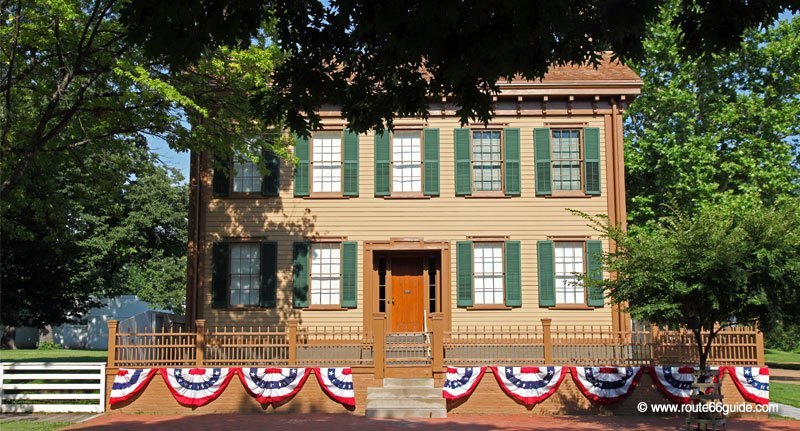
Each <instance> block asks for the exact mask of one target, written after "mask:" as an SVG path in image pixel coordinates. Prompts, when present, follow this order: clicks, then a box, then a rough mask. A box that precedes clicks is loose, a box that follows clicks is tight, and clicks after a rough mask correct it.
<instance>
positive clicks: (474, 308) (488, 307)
mask: <svg viewBox="0 0 800 431" xmlns="http://www.w3.org/2000/svg"><path fill="white" fill-rule="evenodd" d="M481 310H513V308H511V307H508V306H505V305H501V304H497V305H488V304H487V305H473V306H471V307H467V311H481Z"/></svg>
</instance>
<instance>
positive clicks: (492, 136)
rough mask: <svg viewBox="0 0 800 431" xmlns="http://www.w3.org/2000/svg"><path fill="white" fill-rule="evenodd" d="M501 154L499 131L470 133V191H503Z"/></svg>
mask: <svg viewBox="0 0 800 431" xmlns="http://www.w3.org/2000/svg"><path fill="white" fill-rule="evenodd" d="M501 154H502V151H501V144H500V131H499V130H485V131H473V132H472V190H474V191H476V192H491V191H502V190H503V179H502V164H503V159H502V157H501Z"/></svg>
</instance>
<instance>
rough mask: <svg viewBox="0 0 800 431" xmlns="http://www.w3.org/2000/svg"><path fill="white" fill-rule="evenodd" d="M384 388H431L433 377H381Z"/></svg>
mask: <svg viewBox="0 0 800 431" xmlns="http://www.w3.org/2000/svg"><path fill="white" fill-rule="evenodd" d="M383 387H384V388H432V387H433V379H425V378H414V379H390V378H386V379H383Z"/></svg>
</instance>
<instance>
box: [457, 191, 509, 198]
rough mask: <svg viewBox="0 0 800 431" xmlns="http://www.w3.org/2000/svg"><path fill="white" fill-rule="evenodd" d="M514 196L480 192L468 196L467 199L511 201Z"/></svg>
mask: <svg viewBox="0 0 800 431" xmlns="http://www.w3.org/2000/svg"><path fill="white" fill-rule="evenodd" d="M512 197H514V196H509V195H507V194H505V193H503V192H499V193H496V192H479V193H473V194H471V195H466V196H464V198H466V199H511V198H512Z"/></svg>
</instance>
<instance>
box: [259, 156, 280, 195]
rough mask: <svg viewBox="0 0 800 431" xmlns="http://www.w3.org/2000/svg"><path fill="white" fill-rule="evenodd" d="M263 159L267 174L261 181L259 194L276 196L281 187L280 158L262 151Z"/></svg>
mask: <svg viewBox="0 0 800 431" xmlns="http://www.w3.org/2000/svg"><path fill="white" fill-rule="evenodd" d="M263 157H264V165H266V168H267V171H268V172H267V175H265V176H264V178H263V179H262V181H261V194H262V195H264V196H278V192H279V191H280V187H281V158H280V157H278V155H277V154H275V153H273V152H272V151H264V153H263Z"/></svg>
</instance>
